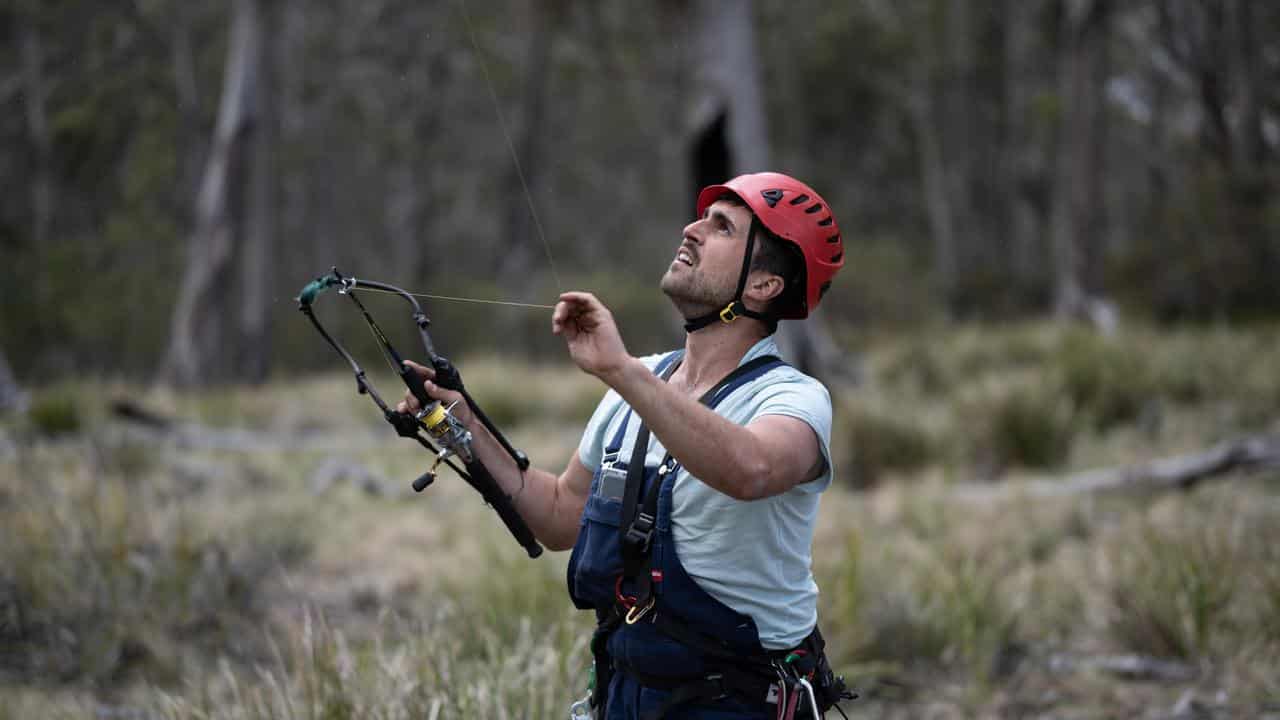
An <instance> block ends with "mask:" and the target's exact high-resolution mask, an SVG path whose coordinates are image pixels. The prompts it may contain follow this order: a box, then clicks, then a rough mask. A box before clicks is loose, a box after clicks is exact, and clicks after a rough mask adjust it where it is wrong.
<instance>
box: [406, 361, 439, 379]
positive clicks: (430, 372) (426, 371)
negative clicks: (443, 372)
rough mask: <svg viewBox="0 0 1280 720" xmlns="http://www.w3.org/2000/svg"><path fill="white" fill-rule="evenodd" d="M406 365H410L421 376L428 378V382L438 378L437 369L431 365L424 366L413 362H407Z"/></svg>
mask: <svg viewBox="0 0 1280 720" xmlns="http://www.w3.org/2000/svg"><path fill="white" fill-rule="evenodd" d="M404 364H405V365H408V366H409V367H411V368H413V369H414V370H417V371H418V374H419V375H422V376H424V377H426V378H427V379H428V380H432V379H434V378H435V376H436V369H435V368H433V367H431V366H429V365H422V364H419V363H416V362H414V361H412V360H405V361H404Z"/></svg>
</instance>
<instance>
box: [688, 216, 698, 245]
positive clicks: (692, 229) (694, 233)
mask: <svg viewBox="0 0 1280 720" xmlns="http://www.w3.org/2000/svg"><path fill="white" fill-rule="evenodd" d="M701 225H702V219H701V218H699V219H697V220H694V221H693V222H691V223H689V224H688V225H685V226H684V239H685V240H689V241H691V242H695V243H699V244H701V243H702V236H701V235H700V234H699V231H700V229H701Z"/></svg>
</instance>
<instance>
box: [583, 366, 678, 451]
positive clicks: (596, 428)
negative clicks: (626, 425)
mask: <svg viewBox="0 0 1280 720" xmlns="http://www.w3.org/2000/svg"><path fill="white" fill-rule="evenodd" d="M663 357H666V356H665V355H661V354H660V355H646V356H644V357H642V358H640V362H642V363H644V365H645V367H647V368H649V369H650V370H652V369H654V368H655V367H657V365H658V362H659V361H661V360H662V358H663ZM622 406H623V402H622V397H621V396H620V395H618V393H616V392H614V391H613V390H610V391H608V392H606V393H605V394H604V397H603V398H601V400H600V404H599V405H596V409H595V412H593V413H591V419H590V420H588V421H587V427H586V429H585V430H583V431H582V440H581V441H580V442H579V443H578V459H579V460H581V461H582V465H583V466H584V467H586V468H587V469H588V470H590V471H592V472H595V471H596V469H597V468H599V467H600V463H601V462H602V461H603V460H604V444H605V443H606V442H608V439H607V438H606V437H605V434H606V433H607V432H608V430H609V426H610V425H611V424H612V423H613V419H614V417H616V416H617V414H618V410H619V409H620V408H621V407H622Z"/></svg>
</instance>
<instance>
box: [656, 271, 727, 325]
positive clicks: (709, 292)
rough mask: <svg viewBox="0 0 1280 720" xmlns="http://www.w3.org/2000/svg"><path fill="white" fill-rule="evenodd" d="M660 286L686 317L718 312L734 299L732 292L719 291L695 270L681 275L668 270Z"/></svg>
mask: <svg viewBox="0 0 1280 720" xmlns="http://www.w3.org/2000/svg"><path fill="white" fill-rule="evenodd" d="M686 269H688V270H692V268H686ZM659 287H661V289H662V292H663V293H664V294H666V296H667V298H668V299H670V300H671V304H672V305H675V306H676V310H678V311H679V312H680V315H681V316H682V317H684V318H685V319H691V318H696V317H701V316H703V315H706V314H707V313H710V312H717V311H719V310H720V309H721V308H723V307H724V306H726V305H728V304H729V302H730V301H731V300H732V298H731V297H729V294H730V293H727V292H717V288H715V287H713V286H712V284H711V283H709V282H707V278H705V277H703V276H702V275H700V274H698V273H693V272H690V273H688V274H687V276H685V277H681V276H680V275H677V274H674V273H672V272H670V271H668V272H667V273H666V274H665V275H663V276H662V282H661V284H660V285H659Z"/></svg>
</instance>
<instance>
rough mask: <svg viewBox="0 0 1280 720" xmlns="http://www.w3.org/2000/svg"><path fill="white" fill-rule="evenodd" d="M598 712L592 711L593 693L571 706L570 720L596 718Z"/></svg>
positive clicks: (592, 719) (590, 719) (591, 719)
mask: <svg viewBox="0 0 1280 720" xmlns="http://www.w3.org/2000/svg"><path fill="white" fill-rule="evenodd" d="M595 717H596V714H595V713H593V712H592V711H591V694H590V693H587V695H586V697H584V698H582V699H581V700H579V701H577V702H575V703H573V704H572V705H570V706H569V720H595Z"/></svg>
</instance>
